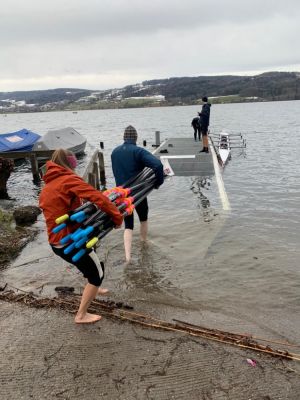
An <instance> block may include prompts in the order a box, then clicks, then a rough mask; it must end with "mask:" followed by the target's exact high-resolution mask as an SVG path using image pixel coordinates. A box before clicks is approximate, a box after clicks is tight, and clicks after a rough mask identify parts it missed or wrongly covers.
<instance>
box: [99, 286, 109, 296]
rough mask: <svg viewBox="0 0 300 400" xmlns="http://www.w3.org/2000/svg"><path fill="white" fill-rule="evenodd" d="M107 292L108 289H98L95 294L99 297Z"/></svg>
mask: <svg viewBox="0 0 300 400" xmlns="http://www.w3.org/2000/svg"><path fill="white" fill-rule="evenodd" d="M108 292H109V290H108V289H105V288H101V287H99V289H98V293H97V294H98V295H100V296H103V295H104V294H107V293H108Z"/></svg>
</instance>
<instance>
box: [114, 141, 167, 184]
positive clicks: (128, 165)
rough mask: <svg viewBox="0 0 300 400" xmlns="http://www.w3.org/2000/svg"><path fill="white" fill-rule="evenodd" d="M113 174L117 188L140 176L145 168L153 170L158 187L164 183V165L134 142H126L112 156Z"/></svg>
mask: <svg viewBox="0 0 300 400" xmlns="http://www.w3.org/2000/svg"><path fill="white" fill-rule="evenodd" d="M111 162H112V169H113V174H114V177H115V180H116V184H117V186H120V185H122V184H123V183H125V182H126V181H128V180H129V179H130V178H132V177H134V176H136V175H137V174H139V173H140V172H141V171H142V170H143V169H144V168H145V167H149V168H151V169H152V170H153V171H154V173H155V176H156V185H157V186H160V185H161V184H162V183H163V181H164V172H163V165H162V163H161V162H160V160H158V159H157V158H156V157H155V156H153V155H152V154H151V153H150V152H149V151H147V150H145V149H143V148H142V147H139V146H137V145H136V142H135V141H134V140H125V141H124V143H123V144H122V145H120V146H118V147H116V148H115V149H114V150H113V152H112V154H111Z"/></svg>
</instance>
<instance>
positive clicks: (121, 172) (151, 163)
mask: <svg viewBox="0 0 300 400" xmlns="http://www.w3.org/2000/svg"><path fill="white" fill-rule="evenodd" d="M123 138H124V143H123V144H122V145H120V146H118V147H116V148H115V149H114V150H113V152H112V154H111V162H112V169H113V174H114V177H115V180H116V185H117V186H120V185H123V184H124V183H125V182H126V181H128V180H129V179H131V178H133V177H135V176H136V175H138V174H139V173H140V172H141V171H142V170H143V169H144V168H145V167H149V168H151V169H152V170H153V171H154V173H155V176H156V189H157V188H158V187H159V186H160V185H161V184H162V183H163V182H164V172H163V165H162V163H161V162H160V160H158V159H157V158H156V157H155V156H153V155H152V154H151V153H150V152H149V151H147V150H145V149H143V148H142V147H139V146H137V145H136V141H137V131H136V129H135V128H134V127H133V126H131V125H129V126H127V128H126V129H125V131H124V136H123ZM135 210H136V212H137V214H138V216H139V220H140V238H141V241H142V242H146V240H147V233H148V201H147V197H146V198H145V199H144V200H143V201H142V202H141V203H140V204H138V205H137V206H136V208H135ZM124 223H125V230H124V248H125V259H126V262H130V260H131V247H132V236H133V227H134V218H133V214H131V215H128V216H127V217H125V218H124Z"/></svg>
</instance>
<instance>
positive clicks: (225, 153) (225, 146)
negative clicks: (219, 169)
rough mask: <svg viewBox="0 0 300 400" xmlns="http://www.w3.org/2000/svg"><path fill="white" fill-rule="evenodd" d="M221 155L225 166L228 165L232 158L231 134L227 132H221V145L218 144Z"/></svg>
mask: <svg viewBox="0 0 300 400" xmlns="http://www.w3.org/2000/svg"><path fill="white" fill-rule="evenodd" d="M218 150H219V155H220V158H221V160H222V164H223V166H224V165H225V164H226V163H227V161H228V159H229V158H230V152H231V148H230V139H229V134H228V133H226V132H221V133H220V134H219V143H218Z"/></svg>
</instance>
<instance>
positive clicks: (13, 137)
mask: <svg viewBox="0 0 300 400" xmlns="http://www.w3.org/2000/svg"><path fill="white" fill-rule="evenodd" d="M40 137H41V136H40V135H38V134H37V133H34V132H31V131H28V130H27V129H21V130H20V131H17V132H11V133H3V134H0V152H2V151H31V150H32V147H33V145H34V143H35V142H36V141H37V140H38V139H39V138H40Z"/></svg>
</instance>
